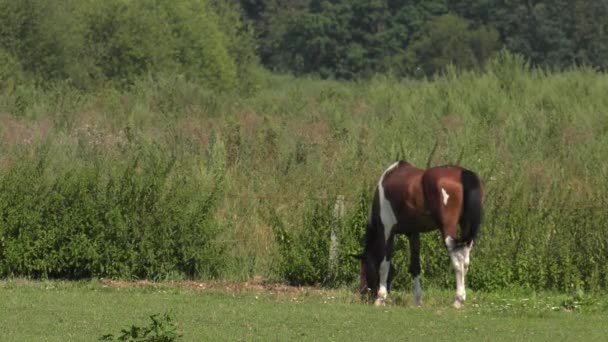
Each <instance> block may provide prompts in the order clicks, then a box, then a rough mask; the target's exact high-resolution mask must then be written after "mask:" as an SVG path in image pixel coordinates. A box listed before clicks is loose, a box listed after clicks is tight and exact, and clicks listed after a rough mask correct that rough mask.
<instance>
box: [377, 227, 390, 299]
mask: <svg viewBox="0 0 608 342" xmlns="http://www.w3.org/2000/svg"><path fill="white" fill-rule="evenodd" d="M393 240H394V236H391V237H390V238H389V239H388V240H387V241H386V244H385V248H384V258H383V259H382V261H381V262H380V269H379V271H380V272H379V273H380V286H379V287H378V295H377V296H376V300H375V301H374V305H376V306H384V305H385V302H386V297H387V296H388V291H389V289H390V282H391V281H392V279H391V277H392V274H391V273H392V272H391V257H392V253H393Z"/></svg>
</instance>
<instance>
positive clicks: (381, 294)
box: [378, 257, 391, 302]
mask: <svg viewBox="0 0 608 342" xmlns="http://www.w3.org/2000/svg"><path fill="white" fill-rule="evenodd" d="M390 269H391V262H390V261H388V260H387V259H386V257H385V258H384V259H383V260H382V262H381V263H380V288H379V289H378V299H379V300H381V301H382V302H384V301H385V300H386V296H387V295H388V290H387V282H388V272H389V270H390Z"/></svg>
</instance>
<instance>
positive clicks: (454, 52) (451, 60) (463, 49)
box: [408, 14, 498, 76]
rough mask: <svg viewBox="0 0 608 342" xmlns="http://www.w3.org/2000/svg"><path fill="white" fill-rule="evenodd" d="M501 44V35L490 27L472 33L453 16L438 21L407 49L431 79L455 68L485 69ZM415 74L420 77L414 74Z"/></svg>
mask: <svg viewBox="0 0 608 342" xmlns="http://www.w3.org/2000/svg"><path fill="white" fill-rule="evenodd" d="M497 41H498V33H497V32H496V31H495V30H493V29H491V28H487V27H484V26H482V27H479V28H477V29H474V30H472V29H470V27H469V24H468V23H467V22H466V20H464V19H462V18H459V17H457V16H455V15H452V14H447V15H444V16H440V17H436V18H435V19H433V20H431V21H430V22H428V24H427V25H426V26H425V27H424V28H423V30H422V31H421V32H420V35H419V36H418V37H417V38H416V39H415V40H414V41H413V42H412V43H411V45H410V46H409V47H408V49H409V51H410V52H409V53H411V54H413V55H414V57H412V60H415V61H418V62H417V63H418V66H417V68H420V69H421V72H422V73H423V74H424V75H427V76H430V75H433V74H436V73H437V72H439V71H442V70H445V68H446V67H447V66H448V65H452V66H455V67H457V68H458V69H461V70H475V69H476V70H479V69H481V68H482V67H483V65H484V63H485V61H486V60H488V59H489V58H490V57H491V56H492V54H493V52H494V50H495V49H496V46H497ZM414 74H417V72H416V71H414Z"/></svg>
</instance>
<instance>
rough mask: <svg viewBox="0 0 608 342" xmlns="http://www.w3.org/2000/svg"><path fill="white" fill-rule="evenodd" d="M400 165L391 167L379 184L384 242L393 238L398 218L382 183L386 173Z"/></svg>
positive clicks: (397, 163)
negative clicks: (392, 231)
mask: <svg viewBox="0 0 608 342" xmlns="http://www.w3.org/2000/svg"><path fill="white" fill-rule="evenodd" d="M397 165H399V162H396V163H394V164H393V165H391V166H390V167H389V168H388V169H386V171H384V173H383V174H382V177H380V181H379V182H378V195H379V202H380V203H379V204H380V221H382V225H383V226H384V241H388V238H389V237H390V236H391V229H392V228H393V226H394V225H395V224H396V223H397V218H396V217H395V213H394V212H393V207H392V206H391V202H389V201H388V199H386V196H385V195H384V186H382V181H384V177H385V176H386V173H387V172H389V171H390V170H392V169H394V168H395V167H397Z"/></svg>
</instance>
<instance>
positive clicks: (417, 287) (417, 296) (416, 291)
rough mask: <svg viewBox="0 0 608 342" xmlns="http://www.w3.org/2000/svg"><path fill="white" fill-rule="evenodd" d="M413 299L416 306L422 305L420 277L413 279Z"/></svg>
mask: <svg viewBox="0 0 608 342" xmlns="http://www.w3.org/2000/svg"><path fill="white" fill-rule="evenodd" d="M414 299H415V303H416V305H420V304H422V287H421V286H420V276H419V275H417V276H416V278H414Z"/></svg>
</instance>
